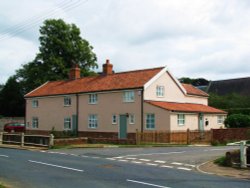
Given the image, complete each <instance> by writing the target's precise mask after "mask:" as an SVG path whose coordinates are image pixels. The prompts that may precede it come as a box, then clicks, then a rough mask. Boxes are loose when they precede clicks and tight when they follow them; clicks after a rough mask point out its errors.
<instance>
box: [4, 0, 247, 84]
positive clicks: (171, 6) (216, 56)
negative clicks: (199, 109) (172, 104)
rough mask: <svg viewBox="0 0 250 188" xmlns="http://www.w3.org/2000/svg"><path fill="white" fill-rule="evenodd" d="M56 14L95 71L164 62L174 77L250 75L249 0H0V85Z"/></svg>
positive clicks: (34, 48) (27, 57) (29, 55)
mask: <svg viewBox="0 0 250 188" xmlns="http://www.w3.org/2000/svg"><path fill="white" fill-rule="evenodd" d="M59 18H61V19H63V20H64V21H65V22H66V23H70V24H71V23H74V24H76V25H77V27H79V28H80V30H81V36H82V38H84V39H86V40H87V41H89V43H90V44H91V45H92V46H93V48H94V52H95V53H96V55H97V58H98V62H97V63H98V65H99V68H98V69H97V70H96V71H101V69H102V64H103V63H105V61H106V59H109V60H110V62H111V63H112V64H113V69H114V71H115V72H123V71H129V70H137V69H146V68H153V67H161V66H167V67H168V69H169V71H170V72H171V73H172V74H173V75H174V76H175V77H177V78H181V77H191V78H206V79H208V80H222V79H223V80H224V79H231V78H241V77H249V76H250V1H249V0H240V1H239V0H105V1H103V0H102V1H101V0H35V1H34V0H22V1H20V0H8V1H3V0H2V1H0V65H1V66H0V71H1V73H0V84H4V83H5V82H6V81H7V79H8V78H9V77H10V76H12V75H14V74H15V71H16V70H17V69H19V68H21V66H22V65H24V64H26V63H28V62H30V61H32V60H33V59H34V57H35V56H36V54H37V53H38V51H39V45H40V44H39V28H40V26H42V25H43V22H44V21H45V20H46V19H59Z"/></svg>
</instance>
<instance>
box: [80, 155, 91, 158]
mask: <svg viewBox="0 0 250 188" xmlns="http://www.w3.org/2000/svg"><path fill="white" fill-rule="evenodd" d="M81 157H85V158H89V156H87V155H81Z"/></svg>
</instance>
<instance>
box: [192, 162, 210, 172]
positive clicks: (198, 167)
mask: <svg viewBox="0 0 250 188" xmlns="http://www.w3.org/2000/svg"><path fill="white" fill-rule="evenodd" d="M209 162H210V161H207V162H205V163H202V164H200V165H198V166H197V167H196V169H197V170H198V171H199V172H201V173H204V174H214V173H211V172H205V171H203V170H201V169H200V166H202V165H205V164H207V163H209Z"/></svg>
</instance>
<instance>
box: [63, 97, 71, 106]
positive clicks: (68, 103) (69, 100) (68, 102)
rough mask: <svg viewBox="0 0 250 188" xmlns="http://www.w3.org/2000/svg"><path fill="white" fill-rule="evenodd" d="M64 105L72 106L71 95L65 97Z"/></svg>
mask: <svg viewBox="0 0 250 188" xmlns="http://www.w3.org/2000/svg"><path fill="white" fill-rule="evenodd" d="M64 106H71V98H70V97H68V96H67V97H64Z"/></svg>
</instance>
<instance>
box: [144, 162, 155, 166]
mask: <svg viewBox="0 0 250 188" xmlns="http://www.w3.org/2000/svg"><path fill="white" fill-rule="evenodd" d="M146 165H149V166H157V165H158V164H154V163H146Z"/></svg>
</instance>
